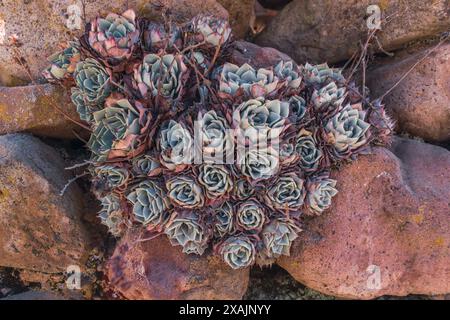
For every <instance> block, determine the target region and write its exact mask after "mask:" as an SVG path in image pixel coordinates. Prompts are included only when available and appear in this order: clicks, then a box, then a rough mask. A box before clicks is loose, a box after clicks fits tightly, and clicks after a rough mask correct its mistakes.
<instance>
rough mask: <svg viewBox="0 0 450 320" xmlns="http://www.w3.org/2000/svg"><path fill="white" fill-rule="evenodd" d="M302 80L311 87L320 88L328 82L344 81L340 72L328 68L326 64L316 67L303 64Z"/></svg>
mask: <svg viewBox="0 0 450 320" xmlns="http://www.w3.org/2000/svg"><path fill="white" fill-rule="evenodd" d="M303 79H304V80H305V81H306V83H307V84H309V85H311V86H322V85H323V84H325V83H326V82H328V81H335V82H338V83H341V82H344V81H345V79H344V77H343V76H342V73H341V70H339V69H334V68H330V67H329V66H328V64H326V63H323V64H318V65H311V64H309V63H307V64H305V66H304V68H303Z"/></svg>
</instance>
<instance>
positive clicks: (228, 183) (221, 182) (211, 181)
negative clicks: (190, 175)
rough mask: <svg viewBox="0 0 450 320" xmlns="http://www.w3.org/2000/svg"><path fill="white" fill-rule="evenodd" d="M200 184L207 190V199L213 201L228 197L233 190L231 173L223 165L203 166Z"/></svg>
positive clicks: (199, 177) (199, 176) (199, 174)
mask: <svg viewBox="0 0 450 320" xmlns="http://www.w3.org/2000/svg"><path fill="white" fill-rule="evenodd" d="M198 182H199V183H200V184H201V185H202V186H203V188H204V189H205V192H206V195H207V197H208V198H209V199H213V200H214V199H219V198H221V197H224V196H226V195H227V194H228V193H229V192H230V191H231V189H232V188H233V181H232V180H231V176H230V173H229V172H228V170H227V169H226V168H225V166H223V165H217V164H202V165H201V166H200V167H199V173H198Z"/></svg>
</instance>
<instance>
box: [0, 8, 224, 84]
mask: <svg viewBox="0 0 450 320" xmlns="http://www.w3.org/2000/svg"><path fill="white" fill-rule="evenodd" d="M81 3H82V2H81V1H77V0H33V1H14V0H6V1H2V5H1V6H0V60H1V61H2V64H1V65H0V85H3V86H17V85H23V84H26V83H30V81H31V79H30V76H31V77H32V78H33V79H34V80H36V79H37V78H39V77H40V74H41V72H42V70H43V69H44V68H45V67H46V66H47V60H46V59H47V57H48V56H50V55H51V54H52V53H54V52H55V51H57V50H58V44H59V43H61V42H62V41H66V40H72V39H73V38H74V37H75V36H79V35H80V32H81V30H82V29H84V23H85V21H83V19H81V18H82V17H83V15H84V13H85V14H86V21H89V20H91V19H93V18H94V17H95V16H97V15H106V14H108V13H109V12H117V13H120V12H123V11H125V10H126V9H127V7H126V6H127V3H128V5H129V6H130V8H133V9H135V10H136V11H137V12H138V13H141V14H152V13H153V14H154V15H156V16H159V17H160V16H161V13H160V11H158V10H157V9H158V8H159V7H160V6H161V5H162V6H165V7H166V8H169V9H170V10H171V12H172V13H174V14H175V15H177V16H179V17H180V18H183V19H184V18H186V19H190V18H192V17H193V16H195V15H196V14H198V13H211V14H214V15H216V16H219V17H224V18H227V17H228V13H227V11H226V10H225V9H224V8H223V7H222V6H221V5H220V4H219V3H218V2H216V1H215V0H151V1H148V0H131V1H125V0H119V1H107V0H97V1H85V3H86V5H85V6H84V8H83V6H82V4H81ZM80 17H81V18H80ZM14 35H16V36H17V39H18V44H19V47H18V48H12V47H10V46H8V44H9V40H8V38H9V37H11V36H14ZM17 55H20V57H18V56H17ZM18 58H19V59H18ZM19 60H20V61H21V62H20V63H19V62H18V61H19Z"/></svg>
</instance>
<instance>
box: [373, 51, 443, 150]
mask: <svg viewBox="0 0 450 320" xmlns="http://www.w3.org/2000/svg"><path fill="white" fill-rule="evenodd" d="M428 50H430V48H429V47H428V48H423V49H421V50H414V51H412V49H409V50H405V51H403V52H400V53H398V54H397V55H396V57H395V58H394V59H392V58H389V59H383V60H381V61H380V62H379V63H378V64H377V65H375V66H374V68H373V69H371V70H369V71H368V73H367V75H368V80H367V81H368V82H367V83H368V86H369V87H370V89H371V92H372V96H373V97H374V98H375V97H379V96H382V95H383V94H384V93H385V92H386V91H388V90H389V89H390V88H391V87H393V86H394V85H395V84H396V83H397V82H398V81H399V80H400V78H401V77H403V75H404V74H406V73H407V72H408V71H409V70H410V69H411V68H412V67H413V65H414V64H415V63H416V62H417V61H419V60H420V59H421V58H422V57H424V56H425V54H426V53H427V52H428ZM415 51H416V52H415ZM449 62H450V44H444V45H442V46H441V47H439V48H438V49H437V50H436V51H435V52H434V53H433V54H431V55H429V56H428V57H427V58H426V59H425V60H424V61H423V62H421V63H420V64H419V65H417V66H416V67H415V68H414V69H413V70H412V72H411V73H409V74H408V76H407V77H406V78H405V79H404V80H403V81H402V82H400V84H399V85H398V86H397V87H396V88H395V89H394V90H393V91H392V92H391V93H390V94H389V95H387V96H386V98H385V99H384V103H385V104H386V106H387V107H388V109H390V110H391V111H392V112H391V114H392V115H393V116H394V118H395V119H396V120H397V124H398V131H404V132H408V133H409V134H411V135H413V136H418V137H421V138H423V139H425V140H428V141H439V142H443V141H448V140H450V103H449V100H450V86H449V82H450V63H449Z"/></svg>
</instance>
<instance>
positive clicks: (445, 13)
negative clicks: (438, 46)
mask: <svg viewBox="0 0 450 320" xmlns="http://www.w3.org/2000/svg"><path fill="white" fill-rule="evenodd" d="M369 5H378V6H379V8H380V9H381V12H382V16H383V17H385V18H386V19H385V20H384V21H383V22H382V24H381V28H382V30H381V31H380V32H378V33H377V36H378V39H379V41H380V44H381V45H382V47H383V48H384V49H385V50H395V49H398V48H400V47H402V46H404V45H405V44H407V43H408V42H410V41H413V40H418V39H423V38H426V37H429V36H435V35H436V34H437V33H439V32H444V31H447V30H448V29H449V27H450V10H449V8H450V7H449V3H448V1H445V0H437V1H432V3H430V1H422V0H410V1H403V0H393V1H386V0H376V1H373V0H303V1H292V2H291V3H289V4H288V5H286V6H285V7H284V8H283V10H282V11H281V12H280V14H279V15H278V16H277V17H275V18H274V19H273V20H272V21H271V23H270V25H269V26H268V28H266V29H265V30H264V31H263V32H262V33H261V35H260V36H259V37H258V38H257V43H258V44H259V45H262V46H268V47H274V48H276V49H278V50H281V51H283V52H285V53H286V54H288V55H290V56H291V57H292V58H293V59H294V60H296V61H297V62H298V63H304V62H307V61H308V62H310V63H323V62H328V63H334V62H339V61H343V60H346V59H348V58H350V57H351V56H352V55H353V53H354V52H355V50H356V49H358V44H359V42H360V41H361V40H362V39H364V38H365V37H366V36H367V32H368V27H367V24H366V18H367V17H369V16H370V14H367V13H366V10H367V7H368V6H369ZM378 50H379V48H378Z"/></svg>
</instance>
